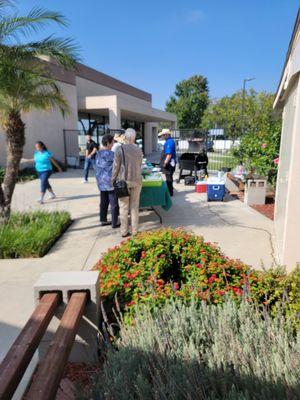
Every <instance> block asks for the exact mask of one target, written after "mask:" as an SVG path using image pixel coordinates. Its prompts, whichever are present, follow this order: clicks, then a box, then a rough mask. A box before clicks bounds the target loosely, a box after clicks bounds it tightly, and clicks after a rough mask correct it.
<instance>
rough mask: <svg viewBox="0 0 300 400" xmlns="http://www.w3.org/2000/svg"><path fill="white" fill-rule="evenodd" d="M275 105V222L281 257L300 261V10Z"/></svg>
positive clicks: (290, 263) (283, 260) (288, 261)
mask: <svg viewBox="0 0 300 400" xmlns="http://www.w3.org/2000/svg"><path fill="white" fill-rule="evenodd" d="M274 108H275V109H276V110H277V111H278V112H282V119H283V123H282V136H281V148H280V157H279V171H278V179H277V190H276V203H275V226H276V235H277V243H278V254H279V261H280V263H281V264H282V265H286V266H287V267H288V269H292V268H293V267H295V266H296V264H297V263H299V262H300V234H299V232H300V207H299V205H300V14H299V13H298V16H297V19H296V23H295V27H294V31H293V35H292V38H291V41H290V45H289V48H288V52H287V56H286V60H285V65H284V68H283V72H282V76H281V80H280V84H279V87H278V90H277V94H276V99H275V103H274Z"/></svg>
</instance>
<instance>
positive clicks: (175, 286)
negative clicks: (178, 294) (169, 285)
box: [173, 282, 179, 290]
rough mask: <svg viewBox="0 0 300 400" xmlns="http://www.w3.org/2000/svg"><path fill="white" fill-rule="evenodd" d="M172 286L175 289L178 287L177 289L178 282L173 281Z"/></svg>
mask: <svg viewBox="0 0 300 400" xmlns="http://www.w3.org/2000/svg"><path fill="white" fill-rule="evenodd" d="M173 287H174V289H175V290H178V289H179V285H178V283H177V282H174V284H173Z"/></svg>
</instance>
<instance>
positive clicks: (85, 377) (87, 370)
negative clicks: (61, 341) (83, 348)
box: [24, 362, 100, 400]
mask: <svg viewBox="0 0 300 400" xmlns="http://www.w3.org/2000/svg"><path fill="white" fill-rule="evenodd" d="M99 370H100V366H99V365H91V364H85V363H74V362H69V363H68V364H67V365H66V369H65V372H64V376H63V378H62V380H61V381H60V384H59V388H58V391H57V394H56V397H55V400H75V399H77V398H78V394H79V393H78V392H79V391H80V392H81V393H85V394H86V393H88V392H89V390H90V389H91V387H92V383H93V381H94V379H95V378H96V376H97V373H98V372H99ZM35 378H36V373H35V374H34V375H33V377H32V379H33V380H34V379H35ZM26 395H27V393H26V394H25V396H24V400H26Z"/></svg>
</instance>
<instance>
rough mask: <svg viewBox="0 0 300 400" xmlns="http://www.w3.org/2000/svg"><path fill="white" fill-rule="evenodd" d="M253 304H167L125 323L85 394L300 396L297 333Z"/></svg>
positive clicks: (181, 399) (235, 398)
mask: <svg viewBox="0 0 300 400" xmlns="http://www.w3.org/2000/svg"><path fill="white" fill-rule="evenodd" d="M284 322H285V321H284V320H283V319H282V317H280V316H277V317H275V318H270V317H269V316H268V314H267V313H262V312H261V311H259V310H258V309H257V308H255V306H254V305H253V304H249V303H247V302H242V304H241V305H240V306H238V305H237V304H235V303H234V302H232V301H230V300H228V301H226V302H225V303H223V304H222V305H218V306H215V305H207V304H205V303H202V304H195V303H191V304H189V305H184V304H183V303H179V302H172V303H167V304H165V305H164V306H163V307H162V308H160V309H157V310H156V311H155V312H154V313H153V310H152V311H150V310H149V309H147V308H142V309H141V308H140V309H137V311H136V316H135V320H134V324H133V325H125V324H122V323H121V328H120V337H119V339H118V340H117V341H116V347H115V348H110V349H109V350H108V353H107V358H106V361H105V363H104V366H103V369H102V372H101V374H100V376H99V377H98V379H97V382H95V385H94V387H93V390H92V393H89V396H88V398H89V399H90V398H93V399H101V400H104V399H105V400H108V399H109V400H136V399H138V400H147V399H155V400H165V399H168V400H185V399H186V400H198V399H199V400H218V399H222V400H224V399H225V400H250V399H251V400H253V399H264V400H268V399H269V400H276V399H278V400H279V399H280V400H282V399H289V400H294V399H295V400H296V399H299V398H300V334H299V333H298V336H295V333H294V331H293V330H292V329H291V328H289V326H288V325H286V324H285V323H284Z"/></svg>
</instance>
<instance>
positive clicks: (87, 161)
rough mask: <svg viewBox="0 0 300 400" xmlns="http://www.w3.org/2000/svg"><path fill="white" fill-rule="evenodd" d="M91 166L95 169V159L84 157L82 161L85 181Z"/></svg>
mask: <svg viewBox="0 0 300 400" xmlns="http://www.w3.org/2000/svg"><path fill="white" fill-rule="evenodd" d="M91 166H92V167H93V169H95V159H94V158H87V157H86V158H85V161H84V180H85V181H87V180H88V179H89V170H90V167H91Z"/></svg>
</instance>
